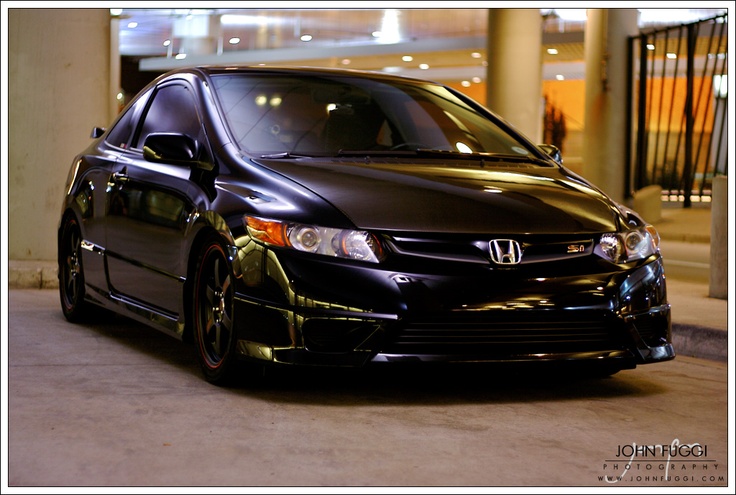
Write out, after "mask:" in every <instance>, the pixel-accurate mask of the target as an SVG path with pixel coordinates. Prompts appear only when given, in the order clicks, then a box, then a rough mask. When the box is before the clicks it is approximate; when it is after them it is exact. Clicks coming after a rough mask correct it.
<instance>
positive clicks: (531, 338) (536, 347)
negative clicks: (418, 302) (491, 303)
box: [383, 312, 622, 357]
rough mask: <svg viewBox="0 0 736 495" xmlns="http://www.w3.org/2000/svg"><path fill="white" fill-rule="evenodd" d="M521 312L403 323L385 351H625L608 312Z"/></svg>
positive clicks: (494, 354) (498, 353) (495, 354)
mask: <svg viewBox="0 0 736 495" xmlns="http://www.w3.org/2000/svg"><path fill="white" fill-rule="evenodd" d="M518 313H520V314H518V315H517V314H515V315H512V316H510V315H508V314H501V315H496V316H493V317H490V316H488V315H484V316H481V317H478V316H474V315H470V316H462V317H454V318H450V317H435V318H423V319H414V320H408V321H404V322H403V325H402V326H400V327H399V328H397V329H396V331H395V332H394V333H393V334H390V336H389V342H388V344H387V346H386V347H385V349H384V351H383V352H385V353H387V354H437V355H483V356H486V357H503V356H508V355H518V354H543V353H564V352H592V351H601V350H610V349H620V348H621V347H622V346H621V338H620V336H621V334H622V332H621V331H620V330H622V327H621V324H620V321H619V320H617V319H615V318H613V317H611V316H608V315H606V314H604V313H599V314H597V315H591V314H586V315H580V314H577V313H575V312H571V314H569V315H568V314H557V313H556V314H544V315H540V314H538V313H537V314H533V315H532V314H524V313H523V312H518Z"/></svg>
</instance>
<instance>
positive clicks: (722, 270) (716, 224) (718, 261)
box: [709, 175, 729, 299]
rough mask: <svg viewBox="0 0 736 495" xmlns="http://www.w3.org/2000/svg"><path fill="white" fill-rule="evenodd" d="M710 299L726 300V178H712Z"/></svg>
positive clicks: (727, 271) (721, 176) (718, 176)
mask: <svg viewBox="0 0 736 495" xmlns="http://www.w3.org/2000/svg"><path fill="white" fill-rule="evenodd" d="M710 215H711V218H710V292H709V296H710V297H715V298H718V299H728V273H729V269H728V176H726V175H717V176H715V177H713V198H712V203H711V210H710Z"/></svg>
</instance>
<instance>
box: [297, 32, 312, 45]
mask: <svg viewBox="0 0 736 495" xmlns="http://www.w3.org/2000/svg"><path fill="white" fill-rule="evenodd" d="M299 39H300V40H302V41H303V42H305V43H306V42H308V41H312V35H311V34H303V35H302V36H301V37H300V38H299Z"/></svg>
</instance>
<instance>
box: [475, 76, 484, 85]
mask: <svg viewBox="0 0 736 495" xmlns="http://www.w3.org/2000/svg"><path fill="white" fill-rule="evenodd" d="M481 81H482V79H481V78H480V77H478V76H475V77H474V78H473V82H474V83H475V84H480V82H481Z"/></svg>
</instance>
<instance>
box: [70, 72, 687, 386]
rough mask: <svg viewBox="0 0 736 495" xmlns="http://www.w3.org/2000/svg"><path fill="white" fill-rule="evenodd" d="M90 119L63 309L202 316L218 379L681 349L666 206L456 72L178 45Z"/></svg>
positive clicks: (170, 328)
mask: <svg viewBox="0 0 736 495" xmlns="http://www.w3.org/2000/svg"><path fill="white" fill-rule="evenodd" d="M92 137H93V138H95V139H94V141H93V142H92V144H91V145H90V146H89V147H88V148H87V149H86V150H84V151H83V152H82V153H81V154H79V155H78V156H77V157H76V158H75V159H74V161H73V164H72V167H71V171H70V173H69V178H68V181H67V185H66V189H65V191H66V195H65V197H64V204H63V211H62V214H61V221H60V224H59V231H58V242H59V250H58V256H59V280H60V284H59V286H60V296H61V306H62V309H63V312H64V315H65V316H66V318H68V319H69V320H71V321H78V320H80V319H81V318H83V317H85V316H86V315H87V314H89V313H90V312H92V310H95V309H98V307H100V306H101V307H103V308H106V309H108V310H112V311H113V312H117V313H121V314H123V315H126V316H129V317H131V318H133V319H136V320H138V321H140V322H143V323H145V324H148V325H150V326H152V327H154V328H156V329H158V330H161V331H164V332H166V333H168V334H170V335H172V336H174V337H176V338H179V339H183V340H184V339H192V341H193V342H194V343H195V346H196V349H197V356H198V359H199V362H200V364H201V368H202V370H203V373H204V376H205V377H206V379H207V380H209V381H211V382H214V383H220V382H223V381H225V380H228V379H230V378H232V376H233V375H235V374H236V370H239V369H241V368H243V367H242V366H236V364H238V363H247V362H250V363H256V364H258V363H260V364H265V363H266V362H269V363H283V364H294V365H322V366H330V365H331V366H350V367H361V366H364V365H368V364H369V363H379V362H384V363H389V362H395V363H402V362H403V363H413V362H453V363H462V362H466V363H486V362H488V363H491V362H495V363H507V362H516V363H532V362H580V363H595V364H597V365H600V366H601V369H605V370H607V371H606V372H607V373H614V372H616V371H619V370H621V369H627V368H629V369H630V368H634V367H636V365H637V364H644V363H652V362H659V361H666V360H669V359H672V358H674V356H675V353H674V350H673V347H672V345H671V330H670V328H671V325H670V305H669V303H668V301H667V294H666V285H665V274H664V267H663V261H662V257H661V255H660V252H659V249H658V243H659V237H658V234H657V232H656V231H655V229H654V228H653V227H652V226H651V225H647V224H646V223H645V222H644V221H642V219H641V218H640V217H639V216H638V215H637V214H636V213H634V212H633V211H631V210H629V209H627V208H625V207H624V206H622V205H620V204H617V203H616V202H614V201H612V200H611V199H609V198H608V197H607V196H606V195H605V194H604V193H603V192H602V191H600V190H599V189H597V188H596V187H594V186H593V185H591V184H590V183H588V182H586V180H584V179H583V178H581V177H580V176H578V175H576V174H574V173H572V172H571V171H569V170H567V169H566V168H565V167H564V166H563V165H562V164H561V159H560V158H559V156H558V153H557V150H556V149H555V148H554V147H551V146H536V145H534V144H533V143H531V142H529V141H528V140H527V139H526V138H525V137H523V136H522V135H520V134H519V132H517V131H516V130H514V129H513V128H512V127H511V126H509V125H508V124H507V123H506V122H505V121H504V120H503V119H501V118H499V117H498V116H496V115H494V114H493V113H492V112H490V111H489V110H487V109H486V108H484V107H482V106H481V105H479V104H477V103H476V102H474V101H472V100H470V99H468V98H467V97H466V96H464V95H463V94H461V93H459V92H457V91H455V90H453V89H451V88H448V87H445V86H443V85H440V84H436V83H432V82H428V81H421V80H415V79H409V78H403V77H397V76H391V75H387V74H380V73H368V72H358V71H346V70H329V69H311V68H277V67H272V68H269V67H196V68H186V69H179V70H175V71H172V72H169V73H167V74H164V75H163V76H160V77H159V78H157V79H156V80H155V81H153V82H152V83H151V84H149V85H148V86H147V87H146V88H145V89H143V90H142V91H141V92H140V94H139V95H138V96H137V97H136V98H135V99H134V100H133V101H132V102H131V103H130V104H128V106H127V107H126V108H125V110H124V111H123V112H121V114H120V115H119V116H118V118H117V119H116V121H115V122H114V123H113V124H112V126H110V127H109V128H108V129H106V130H105V129H102V128H95V129H94V130H93V136H92ZM246 368H247V366H246Z"/></svg>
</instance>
